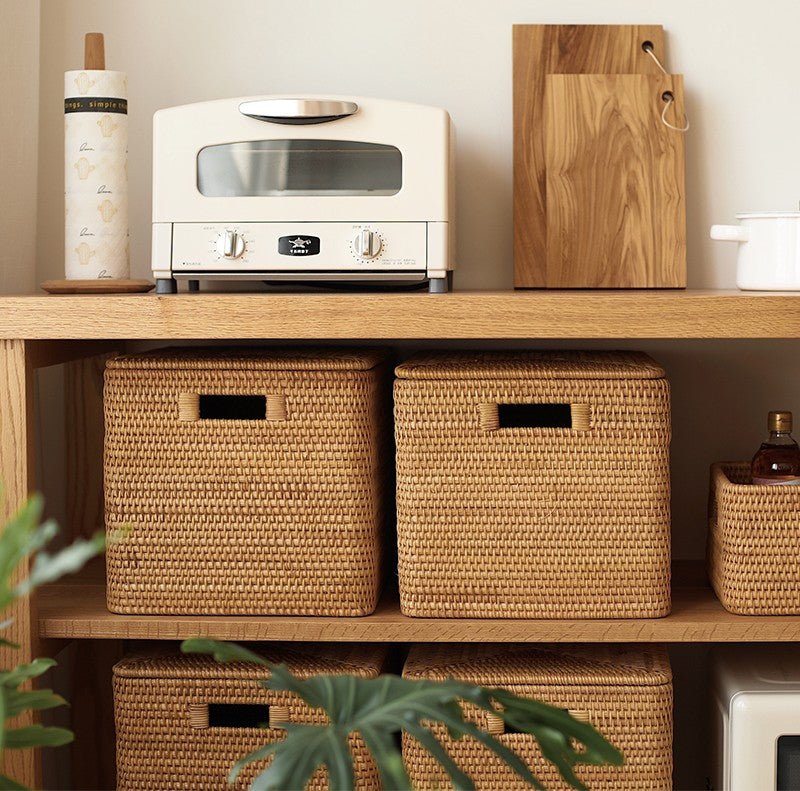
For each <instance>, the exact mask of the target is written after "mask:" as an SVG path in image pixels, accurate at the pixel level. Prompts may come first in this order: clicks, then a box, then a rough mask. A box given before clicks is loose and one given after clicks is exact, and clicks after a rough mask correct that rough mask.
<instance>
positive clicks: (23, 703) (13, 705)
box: [6, 689, 67, 719]
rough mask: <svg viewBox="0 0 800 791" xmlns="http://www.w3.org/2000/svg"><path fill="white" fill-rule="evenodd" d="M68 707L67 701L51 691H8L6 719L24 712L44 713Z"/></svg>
mask: <svg viewBox="0 0 800 791" xmlns="http://www.w3.org/2000/svg"><path fill="white" fill-rule="evenodd" d="M66 705H67V701H66V700H64V698H62V697H61V695H56V693H55V692H53V691H52V690H50V689H33V690H18V689H6V719H8V718H9V717H16V716H17V715H18V714H21V713H22V712H23V711H43V710H44V709H54V708H56V707H57V706H66Z"/></svg>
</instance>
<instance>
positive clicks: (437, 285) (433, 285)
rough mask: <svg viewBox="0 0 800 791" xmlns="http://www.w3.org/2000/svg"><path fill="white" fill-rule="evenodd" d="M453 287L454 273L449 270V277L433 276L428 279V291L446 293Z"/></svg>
mask: <svg viewBox="0 0 800 791" xmlns="http://www.w3.org/2000/svg"><path fill="white" fill-rule="evenodd" d="M452 288H453V273H452V272H448V273H447V277H432V278H431V279H430V280H429V281H428V293H430V294H446V293H447V292H448V291H450V289H452Z"/></svg>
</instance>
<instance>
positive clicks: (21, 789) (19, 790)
mask: <svg viewBox="0 0 800 791" xmlns="http://www.w3.org/2000/svg"><path fill="white" fill-rule="evenodd" d="M0 788H2V789H3V791H28V787H27V786H23V785H20V784H19V783H18V782H17V781H16V780H12V779H11V778H10V777H9V776H8V775H2V774H0Z"/></svg>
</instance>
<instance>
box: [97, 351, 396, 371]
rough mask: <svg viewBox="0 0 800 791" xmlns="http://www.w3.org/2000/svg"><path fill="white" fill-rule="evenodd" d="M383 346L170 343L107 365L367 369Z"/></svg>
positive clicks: (375, 362)
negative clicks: (213, 345)
mask: <svg viewBox="0 0 800 791" xmlns="http://www.w3.org/2000/svg"><path fill="white" fill-rule="evenodd" d="M386 357H387V355H386V353H385V352H384V351H383V350H381V349H360V348H359V349H342V348H329V349H328V348H295V349H293V348H287V349H268V348H264V349H258V348H253V347H250V348H239V347H187V348H182V347H170V348H166V349H153V350H151V351H146V352H137V353H135V354H121V355H118V356H117V357H112V358H111V359H110V360H109V361H108V362H107V363H106V367H107V368H121V369H124V368H127V369H135V370H142V369H144V370H150V369H154V370H155V369H180V370H209V369H217V368H220V367H224V368H225V369H227V370H259V371H368V370H369V369H371V368H374V367H375V366H376V365H378V364H380V363H381V362H384V361H385V360H386Z"/></svg>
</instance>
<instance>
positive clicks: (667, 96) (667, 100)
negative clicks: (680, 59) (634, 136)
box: [642, 41, 689, 132]
mask: <svg viewBox="0 0 800 791" xmlns="http://www.w3.org/2000/svg"><path fill="white" fill-rule="evenodd" d="M642 49H643V50H644V51H645V52H646V53H647V54H648V55H649V56H650V57H651V58H652V59H653V60H654V61H655V62H656V66H658V68H659V69H661V71H662V72H664V75H665V76H667V77H669V72H668V71H667V70H666V69H665V68H664V65H663V64H662V63H661V61H660V60H659V59H658V56H657V55H656V53H655V52H654V50H653V44H652V43H651V42H650V41H645V42H644V43H643V44H642ZM661 100H662V101H663V102H664V109H663V110H662V111H661V121H662V122H663V124H664V126H667V127H669V128H670V129H674V130H675V131H676V132H688V131H689V117H688V116H687V115H686V111H685V110H684V113H683V120H684V121H685V122H686V123H685V124H684V125H683V126H675V124H671V123H670V122H669V121H667V111H668V110H669V108H670V105H671V104H672V103H673V102H674V101H675V96H674V95H673V93H672V91H664V93H662V94H661Z"/></svg>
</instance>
